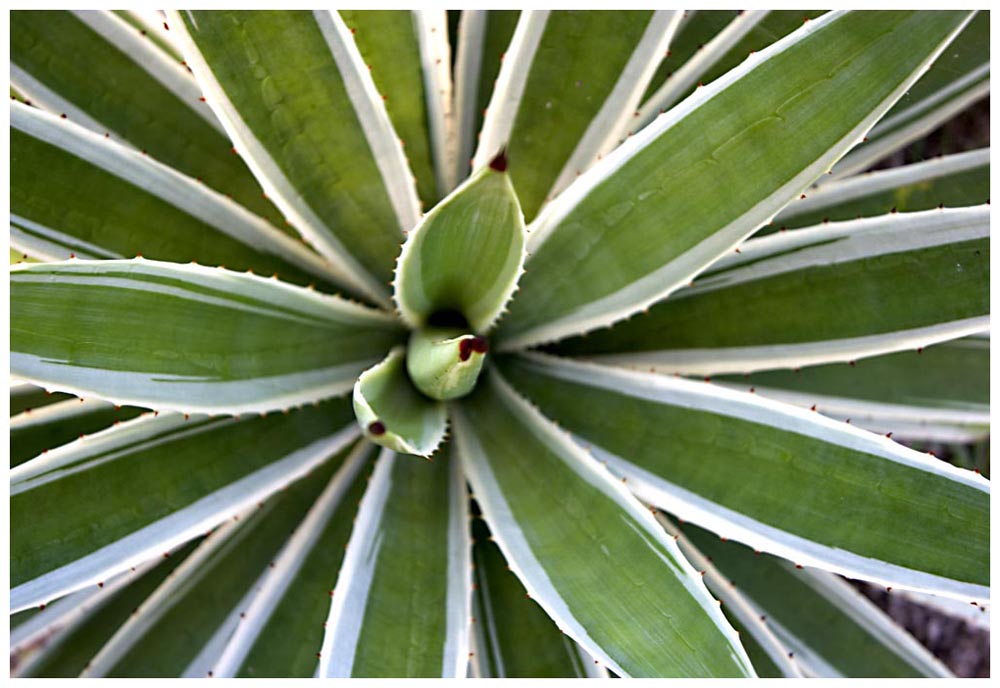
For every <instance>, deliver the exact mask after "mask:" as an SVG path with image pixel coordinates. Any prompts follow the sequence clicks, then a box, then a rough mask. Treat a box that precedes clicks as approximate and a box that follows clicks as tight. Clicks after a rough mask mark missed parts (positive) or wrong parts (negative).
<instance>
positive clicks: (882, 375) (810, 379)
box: [712, 337, 990, 440]
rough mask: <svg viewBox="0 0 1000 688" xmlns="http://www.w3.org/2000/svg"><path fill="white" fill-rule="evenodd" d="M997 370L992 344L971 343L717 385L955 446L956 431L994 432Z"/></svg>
mask: <svg viewBox="0 0 1000 688" xmlns="http://www.w3.org/2000/svg"><path fill="white" fill-rule="evenodd" d="M989 369H990V342H989V340H988V339H982V338H979V337H965V338H962V339H955V340H952V341H949V342H943V343H941V344H935V345H934V346H929V347H927V348H925V349H918V350H917V351H905V352H900V353H895V354H888V355H885V356H876V357H873V358H867V359H864V360H861V361H858V362H856V363H853V364H850V365H845V364H843V363H841V364H831V365H821V366H809V367H806V368H801V369H795V370H769V371H761V372H756V373H751V374H749V375H747V376H736V375H730V376H720V377H716V378H712V381H713V382H722V383H723V384H726V385H728V386H730V387H732V388H734V389H739V390H742V391H749V390H753V391H754V392H755V393H757V394H760V395H761V396H764V397H767V398H769V399H775V400H778V401H782V402H785V403H789V404H794V405H796V406H801V407H804V408H815V410H816V411H818V412H820V413H823V414H825V415H827V416H830V417H832V418H836V419H838V420H847V419H850V422H851V423H852V424H854V425H857V426H859V427H863V428H865V429H870V430H873V431H876V432H881V433H885V432H889V431H891V432H892V434H893V437H895V438H896V439H900V440H919V439H945V440H947V439H949V438H950V437H952V436H955V435H956V433H957V434H959V435H961V434H962V433H970V435H969V436H973V437H974V436H976V435H977V434H981V433H984V432H985V433H989V423H990V388H989V379H990V376H989Z"/></svg>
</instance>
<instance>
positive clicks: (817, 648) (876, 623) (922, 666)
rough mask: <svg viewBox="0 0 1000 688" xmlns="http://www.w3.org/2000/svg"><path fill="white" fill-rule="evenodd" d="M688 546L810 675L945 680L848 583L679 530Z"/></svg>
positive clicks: (945, 673) (929, 658) (923, 651)
mask: <svg viewBox="0 0 1000 688" xmlns="http://www.w3.org/2000/svg"><path fill="white" fill-rule="evenodd" d="M684 534H685V535H686V536H687V537H688V538H690V541H691V543H692V544H693V546H695V547H697V548H698V549H699V550H701V552H703V553H704V555H705V556H708V557H710V558H711V561H712V563H713V564H714V565H715V566H716V567H718V568H719V570H720V571H721V572H722V574H723V575H724V576H725V577H726V578H727V579H728V580H730V581H732V585H733V586H734V587H735V588H736V589H737V590H739V591H740V593H741V594H742V595H743V596H744V597H745V598H746V599H748V600H749V601H750V604H751V605H752V606H753V608H754V609H755V610H756V613H757V614H758V618H760V617H764V624H765V625H766V626H769V627H770V628H771V629H772V630H773V631H774V632H775V633H776V634H777V635H778V636H779V637H780V638H782V639H783V640H784V641H785V642H786V643H787V644H788V645H789V646H790V647H791V649H792V651H793V652H794V653H795V658H796V660H797V661H798V662H799V663H800V664H801V665H802V666H803V667H804V668H805V669H806V671H807V672H808V673H809V674H810V675H812V676H821V677H827V678H830V677H857V678H873V677H880V678H890V677H920V676H935V677H939V678H940V677H949V676H953V674H952V673H951V672H950V671H949V670H948V669H947V668H946V667H945V666H944V665H943V664H942V663H941V662H940V660H938V659H936V658H935V657H934V655H932V654H931V653H930V651H928V650H927V648H925V647H923V646H922V645H921V644H920V643H918V642H917V640H916V639H915V638H914V637H913V636H911V635H910V634H909V633H907V632H906V631H905V630H903V628H902V627H900V626H898V625H897V624H896V623H895V622H894V621H893V620H892V619H891V618H890V617H889V616H887V615H886V614H885V612H883V611H882V610H881V609H879V608H878V607H876V606H875V605H874V604H873V603H872V602H870V601H869V600H868V599H867V598H866V597H865V596H864V595H862V594H861V593H860V592H858V591H857V590H855V589H854V588H852V587H851V586H850V585H849V584H848V583H847V582H845V581H844V580H843V579H841V578H839V577H838V576H835V575H833V574H830V573H826V572H825V571H819V570H816V569H797V568H795V567H794V566H793V565H792V564H790V563H789V562H787V561H784V560H781V559H778V558H776V557H772V556H769V555H766V554H764V555H760V554H758V555H755V554H754V553H753V552H752V551H751V550H750V549H748V548H746V547H743V546H741V545H739V544H736V543H727V542H724V541H722V540H720V539H719V538H718V537H717V536H715V535H713V534H712V533H709V532H708V531H705V530H701V529H700V528H697V527H695V526H690V525H687V526H684Z"/></svg>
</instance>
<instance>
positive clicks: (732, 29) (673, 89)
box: [634, 10, 801, 129]
mask: <svg viewBox="0 0 1000 688" xmlns="http://www.w3.org/2000/svg"><path fill="white" fill-rule="evenodd" d="M704 14H711V13H708V12H706V13H700V15H704ZM715 14H730V13H726V12H716V13H715ZM768 14H770V12H769V11H768V10H749V11H743V12H739V13H737V14H736V16H735V17H733V18H732V21H730V22H729V23H728V24H726V25H725V27H723V28H722V30H721V31H719V32H718V33H716V34H714V35H712V36H711V38H710V39H709V40H707V41H705V42H704V43H700V44H699V45H698V49H697V50H696V51H695V52H694V53H693V54H691V55H690V58H689V59H686V60H683V61H681V60H676V61H674V62H672V64H671V67H672V66H673V65H677V64H679V65H680V66H679V67H678V68H677V69H676V71H673V70H671V69H670V67H668V68H667V69H666V70H665V71H666V72H667V73H666V74H665V76H664V78H663V81H662V83H661V84H660V86H659V87H658V88H657V89H656V91H655V92H654V93H652V94H651V95H650V96H649V97H648V98H644V99H643V101H644V102H643V104H642V107H641V108H639V114H638V116H637V117H636V118H635V123H634V126H635V128H636V129H640V128H642V127H644V126H646V125H647V124H649V123H650V122H651V121H652V120H653V119H655V118H656V116H657V115H658V114H661V113H664V112H666V111H667V110H669V109H670V108H671V107H673V106H674V105H675V104H676V103H678V102H679V101H680V100H681V99H682V98H683V97H684V96H685V95H687V94H688V93H689V92H690V90H691V87H692V86H694V85H695V84H696V83H698V82H699V79H700V78H702V77H703V75H705V74H706V72H707V71H708V70H709V68H711V67H712V65H714V64H715V63H716V62H718V61H720V60H721V59H722V58H723V57H724V56H725V55H727V54H728V53H730V52H731V51H733V49H734V47H735V46H736V45H738V44H739V43H740V42H741V41H742V40H743V39H744V37H745V36H746V35H747V34H748V33H750V32H751V31H753V29H754V28H755V27H756V26H757V25H758V24H760V23H761V22H762V21H763V20H764V19H765V18H766V17H767V16H768ZM709 21H712V22H713V23H714V18H712V19H709ZM800 21H801V20H800ZM692 23H693V22H692ZM698 28H700V27H698ZM698 28H695V27H694V26H692V25H690V24H689V25H688V26H687V27H686V29H687V30H686V31H685V34H687V33H697V34H698V36H699V37H701V33H700V31H699V30H698ZM794 28H798V27H797V26H796V27H794ZM786 33H788V31H784V32H781V33H779V34H777V35H778V36H783V35H785V34H786ZM773 41H774V34H771V36H770V40H769V41H768V42H773ZM671 53H673V51H671ZM745 56H746V53H745V52H744V54H743V55H740V61H742V59H743V57H745ZM671 57H673V55H672V54H671V55H668V56H667V59H670V58H671ZM737 64H738V63H737ZM730 66H733V67H735V66H736V65H730ZM661 69H662V68H661ZM725 71H728V70H722V72H725ZM658 72H659V70H658ZM716 76H718V75H716ZM712 80H713V79H704V81H712Z"/></svg>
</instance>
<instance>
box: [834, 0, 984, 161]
mask: <svg viewBox="0 0 1000 688" xmlns="http://www.w3.org/2000/svg"><path fill="white" fill-rule="evenodd" d="M989 35H990V17H989V12H977V13H976V16H975V17H973V18H972V20H971V21H970V22H969V23H968V24H967V25H966V26H965V28H964V29H963V30H962V32H961V33H960V34H959V35H958V36H957V37H956V38H955V40H954V41H953V42H952V44H951V45H950V46H949V47H948V51H947V52H946V53H943V54H942V55H941V57H940V58H939V59H938V60H937V61H936V62H935V63H934V65H933V66H932V67H931V69H930V70H928V72H927V73H926V74H925V75H924V76H923V77H921V79H920V80H919V81H918V82H917V83H916V84H914V86H913V88H911V89H910V90H909V91H908V92H907V93H906V95H904V96H903V97H902V98H900V100H899V102H898V103H897V104H896V105H895V107H893V109H892V110H890V111H889V113H888V114H887V115H886V117H885V118H884V119H883V120H882V121H881V122H879V123H878V125H877V126H876V127H874V128H873V129H872V130H871V132H869V134H868V136H867V140H866V141H865V142H864V143H862V145H859V146H858V148H857V149H855V150H853V151H851V154H850V155H848V156H846V157H845V158H844V159H843V160H841V161H840V162H839V163H837V165H836V166H835V167H834V168H833V170H832V179H837V178H841V177H845V176H847V175H851V174H855V173H857V172H861V171H862V170H864V169H866V168H868V167H870V166H871V165H873V164H874V163H876V162H878V161H879V160H881V159H882V158H884V157H885V156H887V155H890V154H892V153H895V152H896V151H898V150H901V149H902V148H904V147H905V146H907V145H909V144H910V143H913V142H914V141H917V140H918V139H921V138H923V137H924V136H927V135H928V134H930V133H931V132H932V131H933V130H935V129H937V128H938V127H940V126H941V125H942V124H944V123H945V122H947V121H948V120H950V119H952V118H953V117H955V116H956V115H958V114H959V113H961V112H962V111H963V110H965V109H966V108H968V107H969V106H971V105H972V104H974V103H976V102H977V101H979V100H982V99H983V98H986V97H988V96H989V93H990V83H989V74H990V58H989V42H990V38H989Z"/></svg>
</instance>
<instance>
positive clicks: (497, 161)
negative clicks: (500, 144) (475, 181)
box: [490, 148, 507, 172]
mask: <svg viewBox="0 0 1000 688" xmlns="http://www.w3.org/2000/svg"><path fill="white" fill-rule="evenodd" d="M490 169H491V170H494V171H495V172H506V171H507V149H506V148H501V149H500V152H499V153H497V154H496V155H495V156H494V157H493V159H492V160H490Z"/></svg>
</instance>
